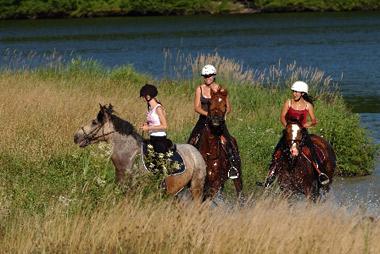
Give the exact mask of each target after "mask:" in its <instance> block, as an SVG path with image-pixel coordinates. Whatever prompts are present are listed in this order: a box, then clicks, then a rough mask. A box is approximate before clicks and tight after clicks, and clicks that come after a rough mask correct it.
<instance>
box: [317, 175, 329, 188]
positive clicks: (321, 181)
mask: <svg viewBox="0 0 380 254" xmlns="http://www.w3.org/2000/svg"><path fill="white" fill-rule="evenodd" d="M321 177H323V178H325V180H321ZM318 180H319V182H320V183H321V184H322V185H326V184H328V183H329V182H330V179H329V177H328V176H327V175H326V174H325V173H322V172H321V174H319V176H318Z"/></svg>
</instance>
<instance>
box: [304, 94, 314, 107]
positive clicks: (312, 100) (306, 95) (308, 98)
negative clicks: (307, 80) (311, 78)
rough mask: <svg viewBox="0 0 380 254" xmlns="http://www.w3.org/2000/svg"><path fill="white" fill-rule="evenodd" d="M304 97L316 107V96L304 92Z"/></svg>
mask: <svg viewBox="0 0 380 254" xmlns="http://www.w3.org/2000/svg"><path fill="white" fill-rule="evenodd" d="M302 98H303V99H304V100H305V101H307V102H309V103H310V104H311V105H313V107H314V100H315V99H314V98H313V97H312V96H310V95H308V94H307V93H304V94H303V95H302Z"/></svg>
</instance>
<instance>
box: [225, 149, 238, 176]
mask: <svg viewBox="0 0 380 254" xmlns="http://www.w3.org/2000/svg"><path fill="white" fill-rule="evenodd" d="M227 156H228V161H229V162H230V168H229V169H228V178H230V179H237V178H239V170H238V168H237V167H238V166H237V161H236V158H235V155H234V152H233V150H232V147H231V146H230V145H228V147H227Z"/></svg>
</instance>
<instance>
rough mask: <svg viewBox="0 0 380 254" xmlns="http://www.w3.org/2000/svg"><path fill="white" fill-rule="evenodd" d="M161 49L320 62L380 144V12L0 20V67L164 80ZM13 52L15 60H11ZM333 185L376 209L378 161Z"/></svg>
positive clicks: (261, 60) (256, 62)
mask: <svg viewBox="0 0 380 254" xmlns="http://www.w3.org/2000/svg"><path fill="white" fill-rule="evenodd" d="M164 51H166V52H167V51H170V52H181V54H183V55H193V56H195V55H197V54H209V53H218V54H219V55H220V56H223V57H227V58H232V59H235V60H237V61H238V62H241V63H243V64H244V65H245V66H247V67H248V68H253V69H256V70H265V69H267V68H268V67H269V66H270V65H276V64H278V63H279V61H280V62H281V64H282V66H285V65H286V64H288V63H293V62H296V63H297V65H298V66H303V67H316V68H318V69H320V70H323V71H325V72H326V74H327V75H330V76H331V77H332V78H333V80H335V81H339V84H340V88H341V91H342V93H343V95H344V97H345V99H346V100H347V101H348V102H349V103H350V105H351V106H352V108H353V110H354V111H355V112H358V113H360V116H361V120H362V124H363V126H365V127H366V128H367V129H369V130H370V131H371V133H372V134H371V135H372V136H373V137H374V139H375V140H376V142H377V143H380V89H379V88H380V85H379V82H380V13H379V12H353V13H291V14H254V15H229V16H189V17H125V18H97V19H72V20H68V19H66V20H64V19H55V20H17V21H13V20H8V21H0V66H10V65H13V66H11V67H13V68H22V67H23V66H25V65H39V64H41V63H42V62H43V61H46V59H48V58H49V57H51V58H53V57H57V56H59V57H60V58H62V60H67V59H71V58H72V57H74V56H80V57H81V58H82V59H93V60H97V61H99V62H100V63H102V64H103V65H105V66H106V67H110V68H113V67H116V66H120V65H126V64H132V65H133V66H134V67H135V69H137V70H138V71H140V72H144V73H149V74H151V75H153V76H154V77H156V78H161V77H163V75H165V71H166V68H167V67H165V64H164V63H163V62H164ZM31 52H33V53H31ZM12 55H13V56H14V55H18V61H16V62H12V61H11V60H10V58H11V57H12ZM333 190H334V193H335V196H336V197H337V199H338V200H339V202H342V203H345V204H349V203H350V202H355V203H356V202H358V201H359V202H363V203H364V204H367V206H371V207H374V208H375V209H376V208H379V207H380V197H379V195H380V158H378V163H377V165H376V169H375V171H374V174H373V175H371V176H367V177H361V178H346V179H339V178H338V179H337V180H336V181H335V183H334V186H333Z"/></svg>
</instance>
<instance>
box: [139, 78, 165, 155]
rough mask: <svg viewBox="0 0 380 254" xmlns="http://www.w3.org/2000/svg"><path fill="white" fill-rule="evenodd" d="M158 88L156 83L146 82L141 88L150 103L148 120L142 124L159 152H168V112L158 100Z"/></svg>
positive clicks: (141, 95)
mask: <svg viewBox="0 0 380 254" xmlns="http://www.w3.org/2000/svg"><path fill="white" fill-rule="evenodd" d="M157 94H158V91H157V88H156V87H155V86H154V85H150V84H146V85H144V86H143V87H142V88H141V89H140V97H142V98H143V99H144V100H145V102H146V103H147V105H148V112H147V118H146V120H147V121H146V122H145V123H144V124H143V125H142V126H141V129H142V130H143V131H147V132H148V133H149V137H150V143H151V144H152V146H153V149H154V151H155V152H157V153H166V152H168V146H167V144H168V142H167V140H166V129H167V127H168V126H167V122H166V114H165V110H164V108H163V107H162V105H161V103H160V102H159V101H158V100H157V98H156V96H157Z"/></svg>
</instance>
